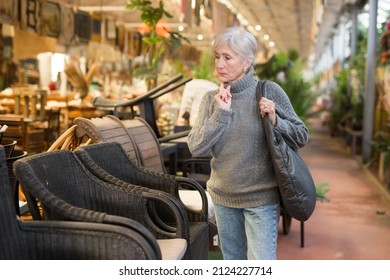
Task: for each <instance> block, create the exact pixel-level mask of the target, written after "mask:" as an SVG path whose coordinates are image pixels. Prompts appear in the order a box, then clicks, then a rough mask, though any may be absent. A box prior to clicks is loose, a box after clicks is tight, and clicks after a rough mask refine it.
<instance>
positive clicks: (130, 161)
mask: <svg viewBox="0 0 390 280" xmlns="http://www.w3.org/2000/svg"><path fill="white" fill-rule="evenodd" d="M75 123H76V125H75V127H73V128H70V129H69V130H68V131H67V132H65V133H64V134H63V135H62V136H61V137H60V138H59V139H58V141H56V143H54V144H53V146H52V147H51V148H50V149H49V152H48V153H43V154H38V155H34V156H30V157H28V159H26V161H27V160H28V161H29V160H32V158H34V159H35V160H36V161H37V162H40V163H39V164H37V166H38V167H39V168H43V166H46V167H47V166H50V168H46V169H44V170H41V171H40V172H42V173H41V175H42V174H43V175H42V176H43V177H41V179H42V182H44V183H45V184H44V186H47V185H48V178H47V176H48V172H49V170H50V173H51V174H52V179H51V180H53V184H52V185H55V186H61V189H60V191H62V190H63V186H64V184H66V183H69V181H71V180H69V178H77V180H76V181H77V182H73V185H71V186H69V189H72V187H73V188H74V186H77V185H80V184H81V183H80V178H81V177H82V176H80V175H79V174H78V173H77V175H74V174H67V173H66V174H63V175H64V177H63V176H61V171H65V170H66V171H67V172H70V171H69V170H72V168H75V166H77V164H76V162H73V164H70V165H69V166H61V167H59V168H58V169H56V168H54V167H55V166H56V164H57V165H58V164H60V163H61V164H65V163H69V161H72V160H73V161H74V160H75V154H78V155H80V157H81V154H82V153H81V152H80V151H81V149H85V148H91V149H92V148H93V147H95V145H87V144H89V143H90V142H92V143H99V142H103V143H101V144H99V145H105V144H114V145H115V144H116V146H115V147H110V146H108V147H100V146H99V147H97V150H95V151H96V153H94V154H95V155H99V156H100V159H101V160H106V162H105V164H106V165H108V167H110V164H111V165H112V166H111V170H108V171H109V172H108V173H114V172H115V171H116V172H119V171H123V173H122V174H115V173H114V174H115V175H116V176H118V177H120V179H119V178H117V179H116V180H115V182H109V184H111V185H117V184H119V185H120V186H121V187H123V188H126V186H127V188H129V185H131V186H132V188H133V187H134V186H142V187H136V188H135V189H136V190H137V193H138V192H139V191H140V190H142V192H146V193H147V194H148V195H147V196H148V197H150V196H153V194H154V192H157V193H159V194H160V196H161V194H162V193H163V194H164V197H166V196H168V198H170V201H171V202H170V203H168V202H167V201H165V202H164V201H161V199H162V198H161V197H160V198H159V199H157V200H156V198H155V201H153V203H152V202H147V201H148V200H145V198H143V199H140V198H139V197H138V198H137V199H135V200H136V201H144V202H143V203H141V205H138V204H137V203H130V204H132V205H133V206H134V207H135V209H138V212H140V213H139V214H140V215H141V210H140V209H143V208H146V209H147V212H146V214H145V213H144V214H142V215H143V218H145V217H147V218H146V221H149V222H148V224H147V225H145V227H146V228H147V229H148V230H149V231H150V232H152V233H153V234H154V236H155V238H156V239H157V243H158V244H159V246H160V248H163V250H162V256H163V258H178V257H180V256H181V255H180V253H178V252H183V250H182V249H183V246H184V244H185V247H186V249H185V250H184V252H185V253H184V255H183V256H182V258H184V259H207V258H208V237H209V236H208V235H209V225H208V220H207V214H208V212H207V209H208V205H207V201H208V199H207V197H206V195H205V192H204V190H203V188H202V187H201V186H200V185H199V184H197V183H196V182H194V181H192V180H190V179H187V178H182V177H176V176H172V175H168V174H167V173H166V172H165V170H164V167H163V165H162V166H160V167H158V164H156V155H154V156H152V155H151V153H152V154H153V145H152V143H154V144H156V143H157V145H158V141H156V139H150V138H149V139H147V138H148V135H149V136H150V135H151V136H154V134H153V133H149V132H148V130H149V129H150V127H149V126H148V125H147V124H146V123H143V122H142V119H135V120H128V121H120V120H119V119H117V118H115V117H113V116H107V117H104V118H96V119H91V120H89V119H84V118H79V119H78V120H76V121H75ZM130 130H132V132H133V133H130V132H129V131H130ZM154 137H155V136H154ZM84 138H87V141H86V142H83V139H84ZM84 140H85V139H84ZM112 141H114V143H108V142H112ZM118 143H119V144H118ZM139 145H141V146H142V151H140V148H139ZM145 147H149V148H145ZM155 148H156V149H157V150H156V151H157V152H158V153H161V152H160V150H159V149H158V147H155ZM58 150H59V151H58ZM70 150H74V152H73V151H70ZM145 151H147V152H146V153H144V152H145ZM156 151H155V152H156ZM90 152H91V151H90ZM148 154H149V155H148ZM46 156H47V157H54V156H56V157H58V158H56V159H53V160H52V161H51V160H50V158H46ZM160 156H161V154H157V158H160ZM38 158H40V160H38ZM82 158H84V160H85V159H86V155H85V154H84V156H83V157H82ZM94 159H95V160H99V157H97V158H96V157H95V158H94ZM120 159H121V160H120ZM160 160H162V159H161V158H160ZM20 162H23V160H21V161H18V163H17V164H16V165H15V168H16V169H15V173H16V174H19V176H18V178H19V177H20V180H21V182H22V186H23V189H24V193H25V195H26V197H27V200H28V201H29V208H30V211H31V212H32V214H33V217H34V219H42V218H55V219H64V218H65V219H72V218H74V217H75V216H74V215H75V213H74V212H72V213H68V212H65V213H62V212H60V213H61V214H58V213H57V212H58V211H59V210H52V211H51V212H50V211H49V210H45V207H49V206H48V205H51V204H50V203H52V201H47V199H48V197H49V198H52V197H51V196H47V195H42V197H41V196H37V193H36V192H31V190H28V189H26V186H30V185H31V182H28V181H26V180H27V179H28V178H30V179H31V176H28V175H27V174H28V172H27V170H24V171H20V172H19V173H18V171H17V167H16V166H18V164H19V165H20V164H21V163H20ZM48 162H52V164H50V165H47V163H48ZM86 162H88V160H87V161H86ZM86 162H84V164H85V163H86ZM137 162H138V163H140V164H142V165H143V167H142V166H140V165H138V164H136V163H137ZM153 162H154V163H153ZM99 163H100V164H102V163H101V162H99ZM126 164H127V165H126ZM115 166H116V168H115ZM118 166H120V168H118ZM103 167H105V168H108V167H107V166H103ZM145 167H146V168H145ZM79 168H81V167H80V166H79ZM97 169H99V168H97V167H96V165H95V166H94V167H93V168H91V169H90V172H91V173H94V174H95V176H96V177H98V175H99V176H100V175H102V174H105V173H104V172H103V171H102V170H99V171H98V172H96V170H97ZM150 169H154V170H155V171H151V170H150ZM53 170H56V171H55V172H52V171H53ZM80 170H81V169H80ZM80 170H79V171H80ZM92 171H95V172H92ZM72 172H75V171H74V170H72ZM108 173H107V174H105V175H106V176H105V177H104V178H100V180H102V181H105V180H107V178H111V177H112V174H111V175H108ZM83 174H84V173H83ZM30 175H31V174H30ZM110 176H111V177H110ZM121 176H122V177H121ZM123 176H127V177H123ZM84 177H85V176H84ZM87 177H88V176H87ZM84 179H85V178H84ZM95 180H96V178H95ZM35 183H36V182H35ZM32 185H34V184H32ZM82 185H85V183H82ZM103 185H104V184H103ZM133 185H134V186H133ZM106 187H107V186H103V187H99V188H100V191H101V189H105V188H106ZM111 188H112V186H111ZM191 189H192V190H191ZM190 190H191V192H192V193H193V194H195V193H197V194H196V195H198V196H199V197H200V201H201V206H200V207H199V206H197V207H195V209H194V208H191V207H188V206H187V207H186V206H184V204H183V202H182V200H181V197H180V193H181V192H182V191H186V192H189V191H190ZM60 191H58V190H56V191H55V195H57V196H58V195H59V194H60ZM68 191H69V190H68ZM76 191H80V190H79V189H78V188H76V190H73V191H71V193H72V194H74V193H75V192H76ZM122 192H123V190H122ZM133 192H134V190H133V191H129V194H127V195H129V197H130V196H133V195H134V194H133ZM87 193H88V194H90V193H91V192H90V191H87ZM62 195H64V198H67V199H73V200H71V202H73V203H74V204H76V205H73V204H72V203H70V205H72V206H79V207H80V208H83V207H86V208H93V209H92V210H95V211H96V210H100V211H101V213H107V211H108V210H107V207H108V206H107V205H105V206H104V207H103V206H102V205H100V206H99V207H103V208H94V207H98V206H97V205H96V204H94V205H92V206H91V205H90V204H86V205H85V204H83V203H81V202H80V201H79V200H77V199H79V198H80V197H85V194H80V195H76V198H77V199H76V198H74V197H73V196H71V197H68V196H67V195H69V193H67V192H66V191H65V194H62ZM104 197H110V196H104ZM60 198H62V197H60ZM37 199H38V201H40V203H42V206H43V210H44V213H45V216H44V217H42V209H40V205H38V204H36V203H35V202H36V201H37ZM74 199H76V201H74ZM118 199H119V200H120V201H123V193H122V195H121V196H119V198H118ZM49 200H50V199H49ZM63 200H64V199H63ZM109 200H110V201H114V200H115V199H114V198H112V197H111V198H110V199H109ZM202 200H203V201H202ZM65 201H67V200H65ZM92 201H95V199H92ZM145 201H146V202H145ZM67 202H68V201H67ZM102 203H103V204H104V202H102ZM115 204H116V205H120V203H119V204H118V203H115ZM128 204H129V203H125V205H124V206H123V207H122V208H123V209H126V208H125V206H126V205H128ZM55 205H57V206H58V204H55ZM137 205H138V206H139V207H137ZM167 205H171V207H172V205H176V206H175V207H176V208H177V209H176V210H172V209H171V208H170V207H167ZM68 206H69V205H68ZM81 206H83V207H81ZM142 207H143V208H142ZM70 208H71V209H74V207H73V208H72V207H70ZM108 208H109V207H108ZM196 208H197V209H196ZM49 209H51V208H50V207H49ZM133 210H134V209H133ZM46 211H49V213H51V214H48V216H46V215H47V214H46ZM111 211H113V212H112V213H113V214H114V215H117V214H118V211H119V210H111ZM121 211H122V210H121ZM123 211H125V212H121V213H122V215H124V216H126V214H128V213H129V212H128V211H129V210H123ZM81 212H82V211H81ZM119 212H120V211H119ZM53 213H54V214H53ZM110 213H111V212H110ZM180 213H181V214H180ZM142 215H141V216H142ZM76 216H77V215H76ZM90 216H91V214H90ZM88 217H89V216H88ZM88 217H87V218H86V217H85V216H83V215H81V216H78V217H77V218H76V219H82V220H83V219H88ZM126 217H127V216H126ZM180 217H181V219H182V220H181V219H180ZM134 218H135V220H136V221H138V222H139V223H141V224H142V223H144V219H143V218H142V217H139V216H138V217H134ZM150 221H154V222H155V223H156V224H157V226H156V225H153V226H150ZM180 221H181V222H180ZM152 224H153V222H152ZM159 227H161V228H162V229H163V230H161V229H159ZM167 233H169V238H167V236H166V235H164V234H167ZM183 241H185V242H184V244H183ZM160 243H161V244H160ZM175 243H178V244H181V245H179V246H178V245H176V246H174V244H175ZM172 248H175V250H173V251H172ZM180 248H182V249H180ZM172 252H173V253H172Z"/></svg>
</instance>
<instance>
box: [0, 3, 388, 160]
mask: <svg viewBox="0 0 390 280" xmlns="http://www.w3.org/2000/svg"><path fill="white" fill-rule="evenodd" d="M151 2H152V4H153V5H154V6H157V5H158V2H159V1H156V0H153V1H151ZM126 3H127V1H126V0H99V1H95V0H60V1H38V0H20V1H2V2H1V4H0V15H1V16H0V23H1V45H0V50H1V53H2V56H1V60H0V66H1V68H0V69H1V70H0V90H1V103H0V106H1V112H2V114H6V113H13V106H14V102H15V101H14V99H13V97H12V95H13V94H14V92H15V90H18V89H20V88H23V87H29V88H34V89H40V90H45V91H47V101H46V105H45V106H47V107H48V108H55V107H58V108H61V131H60V132H59V134H61V133H62V132H63V131H64V130H65V129H67V128H68V127H69V126H70V125H71V124H72V120H73V119H74V118H76V117H78V116H84V117H87V118H90V117H94V116H101V115H104V114H105V113H106V112H104V111H103V112H102V111H100V110H98V108H95V107H94V106H93V105H92V101H93V99H94V98H96V97H99V96H103V97H105V98H107V99H110V100H131V99H134V98H136V97H138V96H142V95H143V94H145V93H146V92H147V91H148V90H149V89H150V87H149V86H148V85H147V83H145V81H144V80H142V79H139V78H137V77H135V76H134V75H133V71H134V69H135V68H137V66H138V65H139V64H141V63H142V61H143V59H144V58H145V56H146V53H145V52H146V48H145V45H144V43H143V42H142V38H144V37H148V36H149V35H148V32H147V30H146V29H145V26H144V24H143V22H142V20H141V16H140V12H139V11H137V10H132V9H129V8H126ZM162 3H163V5H164V8H165V9H166V10H167V11H168V12H169V13H170V14H171V15H172V18H169V17H163V21H162V22H161V24H160V25H159V26H158V27H159V29H160V31H162V32H164V28H165V29H167V30H169V31H174V32H179V33H180V34H181V35H182V36H183V37H185V38H187V39H188V40H189V43H188V42H186V41H183V42H182V45H181V47H180V48H173V47H169V48H168V49H167V51H166V53H165V55H164V56H163V57H162V59H161V62H160V66H159V67H160V68H159V75H158V82H157V84H162V83H164V82H166V81H168V80H169V79H171V78H172V77H174V76H176V75H178V74H182V75H184V77H190V78H192V79H198V78H199V77H201V78H202V77H205V76H206V77H207V79H210V80H211V81H212V82H213V83H218V81H216V80H215V79H214V78H213V69H212V58H211V59H210V56H207V55H210V46H211V44H212V41H213V38H214V37H215V35H216V34H218V33H219V32H220V31H221V30H222V29H223V28H225V27H227V26H231V25H241V26H243V27H245V28H246V29H247V30H248V31H250V32H252V33H253V34H254V35H255V36H256V38H258V45H259V52H258V56H257V61H256V62H257V63H258V64H264V63H267V62H269V61H270V60H271V58H273V57H274V56H275V55H277V54H280V53H287V52H289V51H290V50H295V51H296V52H297V54H298V56H299V61H300V63H302V65H303V67H302V75H303V77H304V79H305V80H306V81H311V82H312V81H313V80H314V79H315V82H312V88H311V93H312V94H313V95H315V99H316V102H315V103H314V106H315V107H316V109H324V108H325V109H326V108H327V107H326V106H329V102H330V99H331V98H332V97H331V94H332V91H333V90H334V89H336V88H337V86H338V85H337V78H338V76H339V75H340V73H341V72H342V70H343V69H344V68H348V65H349V64H351V61H352V59H353V57H354V55H355V53H356V49H357V48H358V46H357V45H356V44H357V39H356V37H357V33H356V30H355V31H354V29H355V27H356V26H357V25H359V26H363V28H365V29H366V30H368V29H369V27H370V24H369V23H370V22H372V19H370V5H371V6H372V4H375V8H376V9H375V10H376V12H375V16H376V18H375V22H376V24H377V27H376V28H375V30H376V31H377V34H376V37H375V39H374V40H376V48H377V49H380V48H381V46H380V43H379V39H378V38H380V36H381V34H383V33H384V32H385V29H386V22H387V20H388V18H389V15H388V14H389V9H390V1H387V0H379V1H367V0H366V1H363V0H343V1H338V0H313V1H267V0H261V1H258V0H245V1H238V0H230V1H229V0H219V1H217V0H210V1H207V0H192V1H191V0H182V1H180V0H165V1H162ZM76 14H78V17H79V19H78V20H80V21H78V22H76V21H75V20H76V19H75V15H76ZM370 20H371V21H370ZM162 36H165V35H162ZM378 56H380V53H378V54H376V57H375V59H377V57H378ZM365 59H367V58H365ZM205 61H206V62H205ZM378 61H379V60H378ZM362 63H366V61H362ZM67 64H76V65H77V66H78V67H79V68H80V70H81V71H82V73H83V74H84V75H85V76H88V75H89V76H88V92H87V96H86V97H85V98H83V99H81V98H80V95H83V93H80V91H79V89H78V88H77V87H75V86H74V84H72V83H71V82H70V81H69V77H68V76H67V74H66V73H65V72H64V69H65V68H66V65H67ZM375 67H376V66H374V69H371V70H370V72H373V71H374V72H375V71H376V70H375ZM200 70H202V71H203V76H201V75H200V74H199V73H200V72H202V71H200ZM204 71H206V72H207V74H204ZM365 79H366V77H365ZM373 79H375V78H372V79H371V83H368V82H369V81H370V80H365V81H362V82H364V83H366V84H367V83H368V84H367V86H366V87H365V88H364V83H362V84H361V86H360V89H359V90H358V91H359V93H358V94H360V95H362V96H364V95H366V94H367V91H372V88H370V85H373V84H374V87H375V81H374V82H373V81H372V80H373ZM184 90H185V87H184V86H183V87H181V88H179V89H177V90H175V91H172V92H170V93H169V94H165V95H164V96H162V97H161V98H159V100H158V101H157V102H158V105H157V109H158V110H159V111H158V113H157V118H158V120H157V121H158V123H159V127H160V128H161V127H164V126H165V130H164V134H170V133H173V132H174V130H175V126H188V125H189V121H188V119H185V118H183V110H184V111H185V110H186V109H188V107H190V106H191V104H189V103H190V102H195V101H194V100H191V101H188V100H187V103H186V102H183V91H184ZM374 92H375V88H374ZM369 94H370V95H375V93H374V94H372V92H371V93H369ZM367 102H368V103H367ZM371 103H372V104H373V106H374V105H375V104H374V103H375V101H372V102H371V101H370V100H366V104H371ZM373 106H372V107H373ZM371 115H372V116H371V117H369V121H372V119H373V115H374V113H373V111H372V114H371ZM323 118H324V120H325V122H326V121H327V120H326V118H327V116H325V114H323ZM167 127H168V128H167ZM161 129H164V128H161ZM363 138H364V137H363ZM372 139H373V132H372V131H370V136H369V137H368V141H372ZM48 146H49V144H46V147H43V148H42V150H44V149H46V148H48ZM363 146H364V145H363ZM362 149H364V147H363V148H362ZM369 154H370V155H371V154H372V151H371V150H370V153H369ZM368 160H369V159H367V158H366V159H365V161H368Z"/></svg>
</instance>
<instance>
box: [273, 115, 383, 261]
mask: <svg viewBox="0 0 390 280" xmlns="http://www.w3.org/2000/svg"><path fill="white" fill-rule="evenodd" d="M312 129H313V131H312V132H311V134H310V142H309V144H308V145H307V146H306V147H304V148H303V149H302V150H301V151H302V155H303V158H304V159H305V161H306V163H307V164H308V166H309V168H310V170H311V172H312V175H313V178H314V181H315V182H316V184H320V183H328V184H329V187H330V191H329V193H328V194H327V197H329V198H330V200H331V201H330V202H329V203H317V205H316V209H315V211H314V213H313V215H312V216H311V217H310V219H309V220H308V221H306V222H305V230H304V232H305V246H304V247H303V248H301V246H300V229H299V226H300V223H299V222H298V221H296V220H293V221H292V225H291V231H290V233H289V234H288V235H283V233H282V232H280V236H279V243H278V259H281V260H379V259H382V260H383V259H385V260H390V192H389V191H386V190H385V187H384V186H383V185H382V184H380V183H379V182H378V180H377V179H376V176H373V175H372V173H371V172H369V171H366V170H365V169H364V168H362V164H361V163H360V162H359V157H353V156H352V155H351V152H350V150H349V149H348V148H347V147H345V145H344V142H343V140H342V139H341V138H338V137H331V136H330V133H329V132H328V130H327V128H326V127H323V126H322V125H321V124H320V123H319V122H313V126H312Z"/></svg>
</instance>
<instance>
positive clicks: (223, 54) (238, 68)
mask: <svg viewBox="0 0 390 280" xmlns="http://www.w3.org/2000/svg"><path fill="white" fill-rule="evenodd" d="M214 63H215V71H216V74H217V76H218V79H219V80H220V81H221V82H224V83H229V84H230V83H232V82H234V81H237V80H239V79H241V78H242V77H244V76H245V72H246V70H247V68H248V67H249V66H250V62H249V60H247V59H243V58H242V57H241V56H239V55H238V54H237V53H235V52H234V51H232V49H230V48H229V46H227V45H222V46H220V47H219V48H218V49H216V50H215V52H214Z"/></svg>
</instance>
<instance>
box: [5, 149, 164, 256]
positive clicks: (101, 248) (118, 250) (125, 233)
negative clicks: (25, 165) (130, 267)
mask: <svg viewBox="0 0 390 280" xmlns="http://www.w3.org/2000/svg"><path fill="white" fill-rule="evenodd" d="M0 223H1V225H2V226H1V229H0V248H1V250H0V259H4V260H17V259H19V260H28V259H51V260H53V259H60V260H64V259H83V260H86V259H160V258H161V255H160V254H159V250H158V247H156V246H152V245H153V244H152V243H151V242H150V240H148V239H147V238H145V237H144V236H143V235H142V234H141V233H139V232H140V231H141V229H142V227H141V225H138V224H137V223H135V222H134V223H133V225H134V226H135V227H136V229H138V230H136V229H133V228H131V227H130V226H128V227H123V226H119V225H116V224H104V223H96V222H91V221H88V222H87V221H83V222H81V221H77V222H75V221H35V220H34V221H25V220H22V219H21V218H20V217H19V216H18V215H17V213H16V210H15V205H14V201H13V195H12V192H11V187H10V184H9V178H8V166H7V162H6V155H5V149H4V147H3V146H2V145H0Z"/></svg>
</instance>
